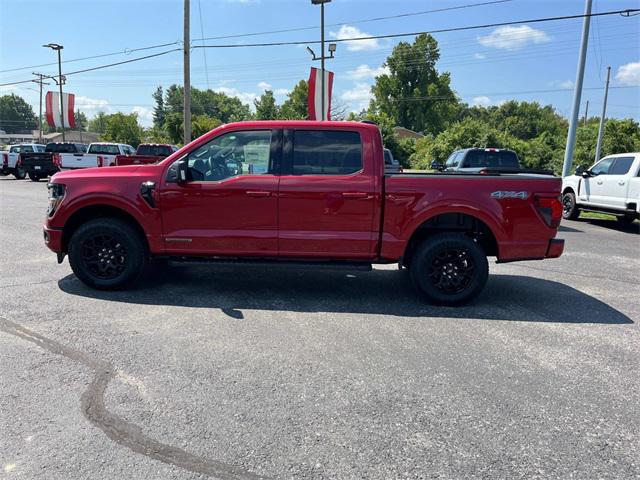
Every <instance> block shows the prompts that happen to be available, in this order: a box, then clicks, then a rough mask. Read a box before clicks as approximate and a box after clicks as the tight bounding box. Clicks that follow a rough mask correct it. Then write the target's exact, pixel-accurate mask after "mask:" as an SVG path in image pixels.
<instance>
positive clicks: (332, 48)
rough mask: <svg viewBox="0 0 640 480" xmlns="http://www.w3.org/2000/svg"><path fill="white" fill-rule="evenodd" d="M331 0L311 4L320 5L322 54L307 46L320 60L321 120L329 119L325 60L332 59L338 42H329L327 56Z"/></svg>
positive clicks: (317, 0)
mask: <svg viewBox="0 0 640 480" xmlns="http://www.w3.org/2000/svg"><path fill="white" fill-rule="evenodd" d="M330 1H331V0H311V4H312V5H320V49H321V50H320V56H319V57H316V54H315V53H313V50H311V49H310V48H309V47H307V50H308V51H309V52H310V53H311V55H313V60H320V75H321V77H322V78H321V80H320V82H321V83H320V88H321V90H322V92H321V94H320V98H321V102H320V105H321V106H322V114H321V116H320V120H327V119H328V118H327V108H326V102H327V99H326V94H325V88H326V85H325V81H326V80H325V74H324V61H325V60H327V59H331V58H333V54H334V52H335V50H336V44H335V43H332V44H329V52H330V56H328V57H327V56H325V49H324V4H325V3H329V2H330Z"/></svg>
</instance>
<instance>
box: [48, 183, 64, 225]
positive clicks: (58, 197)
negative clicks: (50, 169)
mask: <svg viewBox="0 0 640 480" xmlns="http://www.w3.org/2000/svg"><path fill="white" fill-rule="evenodd" d="M47 189H49V207H48V208H47V215H48V216H49V217H51V216H53V214H54V213H55V211H56V209H57V208H58V206H59V205H60V204H61V203H62V199H63V198H64V192H65V186H64V185H63V184H61V183H50V184H48V185H47Z"/></svg>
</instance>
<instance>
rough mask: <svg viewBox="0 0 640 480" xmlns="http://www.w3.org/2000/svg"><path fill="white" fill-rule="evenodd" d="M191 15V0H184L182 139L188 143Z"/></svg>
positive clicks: (189, 127)
mask: <svg viewBox="0 0 640 480" xmlns="http://www.w3.org/2000/svg"><path fill="white" fill-rule="evenodd" d="M189 17H190V5H189V0H184V38H183V47H184V51H183V53H184V65H183V67H184V87H183V90H184V92H183V93H184V102H183V103H184V116H183V122H182V123H183V127H184V128H183V139H182V141H183V142H184V144H185V145H186V144H187V143H189V142H191V66H190V61H191V59H190V55H191V39H190V38H189V37H190V33H189Z"/></svg>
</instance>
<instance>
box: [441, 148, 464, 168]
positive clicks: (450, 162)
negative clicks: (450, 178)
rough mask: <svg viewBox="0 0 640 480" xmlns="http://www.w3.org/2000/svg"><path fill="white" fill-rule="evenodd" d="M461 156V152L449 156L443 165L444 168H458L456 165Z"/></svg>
mask: <svg viewBox="0 0 640 480" xmlns="http://www.w3.org/2000/svg"><path fill="white" fill-rule="evenodd" d="M461 155H463V152H462V151H460V150H458V151H456V152H453V153H452V154H451V155H449V158H447V161H446V163H445V167H447V168H455V167H457V166H458V163H459V161H460V156H461Z"/></svg>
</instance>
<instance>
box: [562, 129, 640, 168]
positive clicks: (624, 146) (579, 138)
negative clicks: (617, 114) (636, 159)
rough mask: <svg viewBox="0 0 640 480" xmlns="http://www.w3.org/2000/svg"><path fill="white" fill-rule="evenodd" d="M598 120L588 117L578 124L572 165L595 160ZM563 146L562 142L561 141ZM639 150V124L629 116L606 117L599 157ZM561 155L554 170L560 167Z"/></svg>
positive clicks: (584, 164)
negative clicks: (585, 120)
mask: <svg viewBox="0 0 640 480" xmlns="http://www.w3.org/2000/svg"><path fill="white" fill-rule="evenodd" d="M598 127H599V120H598V119H597V118H592V119H589V121H588V122H587V124H586V125H580V126H579V127H578V130H577V133H576V148H575V151H574V155H573V166H574V167H578V166H579V165H582V166H584V167H590V166H591V165H593V162H594V161H595V155H596V144H597V143H598ZM563 148H564V143H563ZM638 150H640V126H639V124H638V122H636V121H635V120H632V119H630V118H626V119H623V120H618V119H614V118H608V119H607V120H606V122H605V124H604V133H603V135H602V148H601V152H600V158H602V157H604V156H606V155H612V154H614V153H625V152H637V151H638ZM562 160H563V158H562V157H561V158H560V159H559V162H557V163H558V164H557V165H554V166H555V169H556V170H561V169H562Z"/></svg>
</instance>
